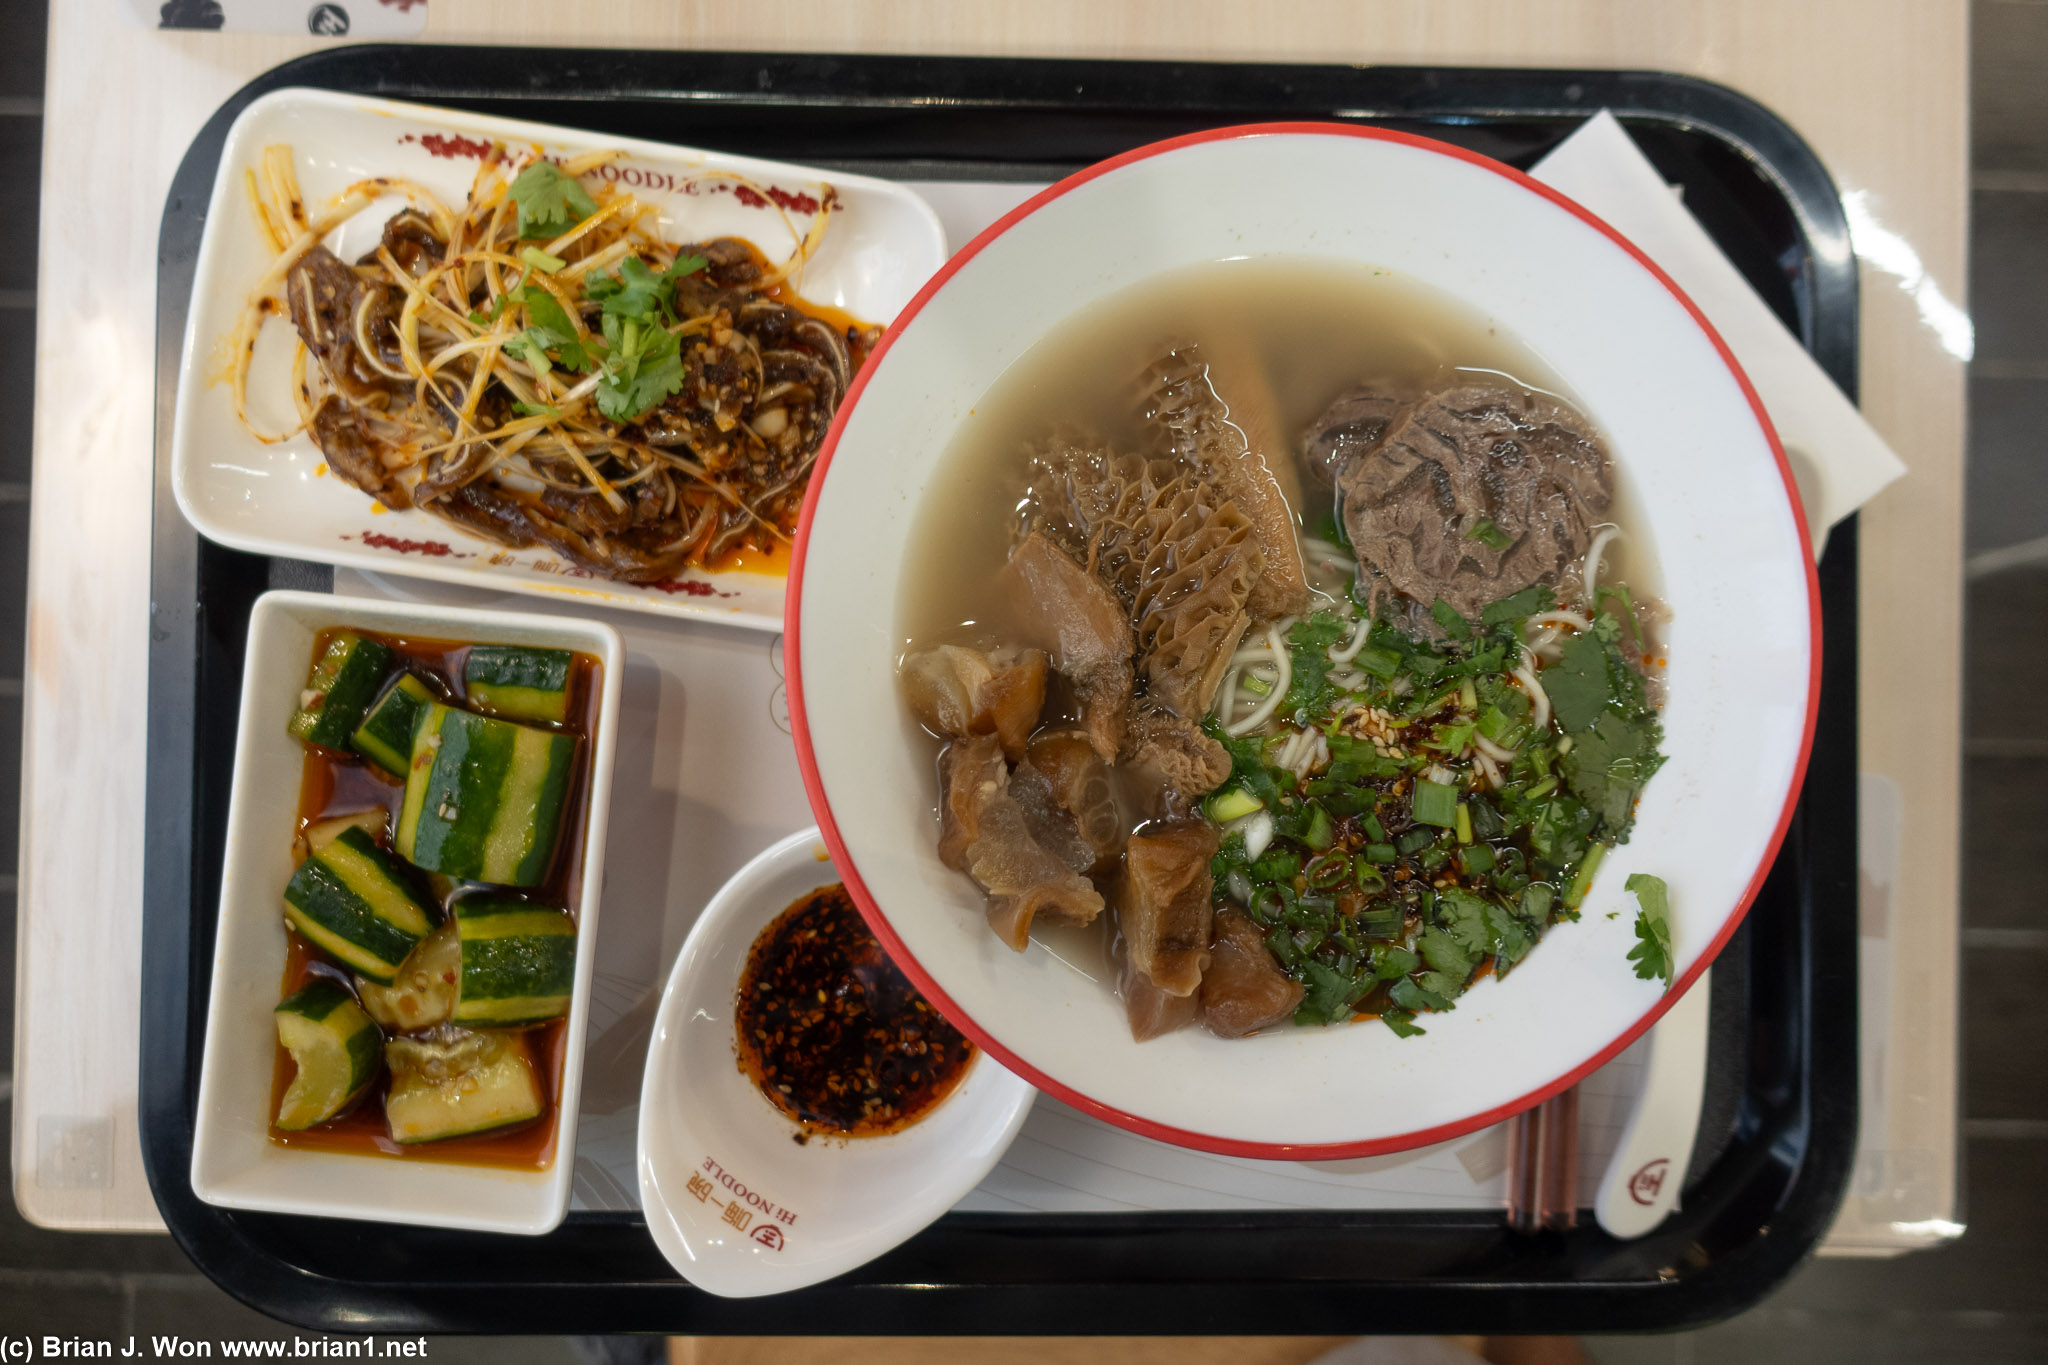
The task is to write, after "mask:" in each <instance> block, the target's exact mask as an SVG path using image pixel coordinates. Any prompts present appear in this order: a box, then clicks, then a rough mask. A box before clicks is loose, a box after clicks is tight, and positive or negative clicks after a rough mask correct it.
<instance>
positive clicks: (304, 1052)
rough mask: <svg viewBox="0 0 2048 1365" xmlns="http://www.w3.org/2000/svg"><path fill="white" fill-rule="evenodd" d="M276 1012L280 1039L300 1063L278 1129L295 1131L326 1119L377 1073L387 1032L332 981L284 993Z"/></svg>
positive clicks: (296, 1063)
mask: <svg viewBox="0 0 2048 1365" xmlns="http://www.w3.org/2000/svg"><path fill="white" fill-rule="evenodd" d="M273 1017H274V1018H275V1019H276V1020H277V1041H278V1042H279V1043H280V1044H281V1045H283V1047H284V1050H285V1051H286V1052H289V1053H290V1054H291V1055H292V1064H293V1065H294V1066H296V1067H297V1068H298V1074H297V1075H296V1076H294V1077H292V1083H291V1084H290V1085H289V1086H287V1087H286V1088H285V1092H284V1101H283V1103H281V1104H279V1105H278V1108H277V1126H278V1127H279V1128H282V1129H284V1130H285V1131H286V1132H288V1133H296V1132H299V1131H300V1130H302V1129H306V1128H311V1127H312V1126H313V1125H314V1124H316V1123H325V1122H327V1120H329V1119H331V1118H333V1117H334V1116H335V1115H336V1114H339V1113H340V1112H341V1111H342V1110H344V1109H346V1108H348V1106H349V1104H350V1103H351V1102H352V1101H353V1100H354V1099H355V1098H356V1096H358V1095H360V1094H362V1093H363V1088H364V1087H365V1086H367V1085H369V1083H370V1082H371V1080H372V1079H374V1078H375V1077H376V1075H377V1059H378V1058H379V1057H380V1056H381V1055H382V1054H383V1051H384V1046H383V1044H384V1035H383V1034H381V1033H379V1032H378V1031H377V1026H376V1025H375V1024H373V1023H371V1022H370V1016H369V1015H367V1014H365V1013H363V1011H362V1009H361V1007H360V1006H358V1005H357V1004H356V1002H355V1000H354V999H352V998H351V997H350V995H349V993H348V992H347V991H345V990H343V989H342V988H341V987H340V986H338V985H336V984H335V983H334V982H332V981H327V980H315V981H312V982H309V983H308V984H307V985H305V986H304V987H302V988H301V989H299V990H297V991H295V992H293V993H292V994H291V995H289V996H287V997H285V999H284V1000H283V1001H282V1002H281V1003H280V1004H279V1005H278V1007H277V1009H276V1010H275V1011H274V1013H273Z"/></svg>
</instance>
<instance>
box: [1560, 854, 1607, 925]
mask: <svg viewBox="0 0 2048 1365" xmlns="http://www.w3.org/2000/svg"><path fill="white" fill-rule="evenodd" d="M1606 856H1607V845H1605V844H1595V845H1593V847H1592V848H1590V849H1588V850H1587V851H1586V861H1584V862H1583V863H1580V864H1579V871H1578V875H1576V876H1574V877H1573V878H1572V884H1571V885H1570V886H1568V887H1566V888H1565V892H1564V908H1565V909H1567V910H1576V909H1578V908H1579V904H1580V902H1582V901H1584V900H1585V899H1586V893H1587V892H1588V891H1591V890H1592V889H1593V874H1594V873H1596V872H1598V871H1599V870H1600V860H1601V859H1603V858H1605V857H1606Z"/></svg>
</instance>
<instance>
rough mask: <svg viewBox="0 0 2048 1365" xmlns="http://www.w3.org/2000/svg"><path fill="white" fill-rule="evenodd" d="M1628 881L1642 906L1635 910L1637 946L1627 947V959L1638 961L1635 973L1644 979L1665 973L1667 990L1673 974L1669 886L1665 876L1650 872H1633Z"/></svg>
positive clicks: (1630, 888) (1665, 987)
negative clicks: (1665, 883) (1665, 881)
mask: <svg viewBox="0 0 2048 1365" xmlns="http://www.w3.org/2000/svg"><path fill="white" fill-rule="evenodd" d="M1626 885H1627V887H1628V889H1629V890H1630V891H1633V892H1635V896H1636V902H1637V903H1638V904H1639V905H1640V906H1641V907H1642V908H1641V909H1639V910H1637V911H1636V946H1635V947H1633V948H1631V949H1629V950H1628V960H1629V961H1631V962H1633V963H1635V964H1636V975H1637V976H1638V977H1641V978H1642V979H1643V980H1645V981H1647V980H1649V979H1650V978H1651V977H1653V976H1655V977H1662V978H1663V980H1664V989H1665V990H1667V991H1668V990H1670V989H1671V982H1672V978H1673V975H1674V967H1673V963H1672V960H1671V902H1670V893H1669V890H1668V888H1666V886H1665V885H1664V879H1663V878H1662V877H1653V876H1651V875H1650V874H1649V873H1647V872H1631V873H1630V874H1629V878H1628V881H1627V883H1626Z"/></svg>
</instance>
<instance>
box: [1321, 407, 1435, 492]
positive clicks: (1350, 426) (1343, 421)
mask: <svg viewBox="0 0 2048 1365" xmlns="http://www.w3.org/2000/svg"><path fill="white" fill-rule="evenodd" d="M1412 401H1413V395H1410V396H1409V397H1407V398H1399V397H1396V396H1395V395H1394V394H1393V393H1392V392H1390V391H1387V390H1384V389H1382V388H1381V387H1380V386H1379V385H1376V384H1359V385H1355V386H1353V387H1352V388H1348V389H1346V390H1345V391H1344V392H1342V393H1340V394H1338V395H1337V397H1336V400H1335V401H1334V402H1332V403H1331V404H1330V406H1329V407H1327V408H1325V409H1323V415H1322V416H1320V417H1318V418H1316V420H1315V421H1314V422H1312V423H1310V424H1309V429H1308V441H1307V449H1306V451H1305V455H1304V459H1305V462H1306V463H1307V465H1308V469H1309V473H1311V474H1313V475H1314V476H1315V477H1316V478H1318V479H1321V480H1322V481H1323V482H1324V483H1327V484H1332V485H1334V484H1335V483H1336V482H1337V472H1338V471H1339V470H1340V469H1342V468H1343V467H1344V466H1345V465H1346V464H1348V463H1350V461H1351V458H1352V457H1353V456H1355V455H1363V454H1365V453H1366V452H1368V451H1370V450H1371V449H1372V448H1373V447H1374V446H1376V445H1378V444H1379V443H1380V441H1381V440H1382V439H1383V438H1384V437H1385V436H1386V434H1387V428H1388V427H1389V426H1391V425H1392V424H1393V422H1394V419H1395V418H1397V417H1399V416H1400V415H1401V409H1402V408H1404V407H1406V406H1407V405H1408V404H1409V403H1410V402H1412Z"/></svg>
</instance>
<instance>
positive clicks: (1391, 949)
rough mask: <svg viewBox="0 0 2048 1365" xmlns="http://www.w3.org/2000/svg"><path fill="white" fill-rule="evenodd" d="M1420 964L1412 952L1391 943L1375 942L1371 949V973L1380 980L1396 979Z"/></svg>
mask: <svg viewBox="0 0 2048 1365" xmlns="http://www.w3.org/2000/svg"><path fill="white" fill-rule="evenodd" d="M1421 965H1422V962H1421V959H1419V958H1417V957H1416V956H1415V954H1414V953H1411V952H1409V951H1408V950H1407V949H1406V948H1401V947H1397V946H1395V945H1394V944H1391V943H1382V944H1377V945H1375V946H1374V948H1373V950H1372V974H1373V976H1374V977H1376V978H1377V979H1379V980H1381V981H1397V980H1399V979H1400V978H1402V977H1404V976H1406V975H1408V973H1410V972H1412V971H1414V970H1415V969H1416V968H1417V967H1419V966H1421Z"/></svg>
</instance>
